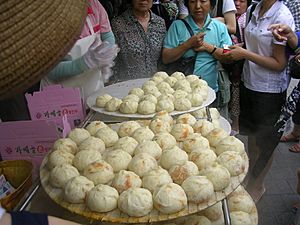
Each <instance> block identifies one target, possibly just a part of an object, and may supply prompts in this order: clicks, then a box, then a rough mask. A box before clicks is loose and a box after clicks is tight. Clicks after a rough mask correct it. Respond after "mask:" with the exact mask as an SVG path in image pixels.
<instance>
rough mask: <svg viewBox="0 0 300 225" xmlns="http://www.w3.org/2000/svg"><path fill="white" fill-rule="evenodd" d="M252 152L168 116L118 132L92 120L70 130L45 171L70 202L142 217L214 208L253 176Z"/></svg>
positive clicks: (188, 120)
mask: <svg viewBox="0 0 300 225" xmlns="http://www.w3.org/2000/svg"><path fill="white" fill-rule="evenodd" d="M211 112H212V113H213V112H215V114H214V116H215V117H218V116H219V114H218V113H216V112H217V111H215V110H212V111H211ZM198 113H200V112H198ZM145 125H146V126H145ZM245 154H246V153H245V149H244V145H243V143H242V142H241V141H240V140H238V139H237V138H235V137H233V136H229V135H228V133H226V132H225V131H224V130H223V129H222V128H220V127H219V126H218V124H213V123H212V122H209V121H207V120H205V119H201V120H197V119H196V118H195V117H194V116H193V115H192V114H189V113H186V114H183V115H180V116H178V117H177V118H176V119H173V118H172V117H171V116H170V115H169V114H168V112H166V111H161V112H159V113H157V114H156V115H155V116H154V118H153V119H152V120H151V121H147V123H146V122H143V123H139V122H137V121H126V122H123V123H121V124H115V125H114V127H112V128H111V127H109V126H107V125H106V124H105V123H103V122H101V121H93V122H91V123H90V124H89V125H88V126H87V127H86V128H75V129H73V130H71V131H70V133H69V134H68V137H67V138H62V139H58V140H57V141H56V142H55V143H54V146H53V151H52V152H51V153H50V154H49V155H48V157H47V159H46V160H47V161H46V169H47V171H49V179H48V181H49V184H50V185H51V186H52V187H53V188H60V189H62V193H63V198H64V200H65V201H67V202H69V203H74V204H77V203H85V204H86V205H87V207H88V208H89V209H90V210H91V211H94V212H100V213H105V212H109V211H111V210H114V209H116V208H118V209H119V210H121V211H122V212H124V213H126V214H128V215H129V216H131V217H142V216H146V215H148V214H149V213H150V212H151V211H152V210H153V209H156V210H158V211H159V212H160V213H162V214H173V213H176V212H179V211H181V210H184V209H185V208H186V207H187V205H188V203H194V204H203V203H204V204H205V203H208V202H209V201H210V200H211V199H212V198H215V192H220V191H223V190H224V189H225V188H227V187H228V186H229V185H230V184H231V177H235V176H239V175H241V174H244V173H245V172H246V171H245V168H246V163H247V162H246V158H247V157H245Z"/></svg>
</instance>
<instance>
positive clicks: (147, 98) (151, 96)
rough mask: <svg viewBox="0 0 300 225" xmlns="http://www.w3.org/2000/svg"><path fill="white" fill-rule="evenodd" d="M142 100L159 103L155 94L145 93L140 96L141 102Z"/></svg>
mask: <svg viewBox="0 0 300 225" xmlns="http://www.w3.org/2000/svg"><path fill="white" fill-rule="evenodd" d="M142 101H149V102H152V103H154V104H156V103H157V98H156V97H155V96H154V95H151V94H147V95H143V96H142V97H141V98H140V102H142Z"/></svg>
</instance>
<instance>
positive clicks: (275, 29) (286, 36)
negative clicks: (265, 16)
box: [269, 24, 300, 153]
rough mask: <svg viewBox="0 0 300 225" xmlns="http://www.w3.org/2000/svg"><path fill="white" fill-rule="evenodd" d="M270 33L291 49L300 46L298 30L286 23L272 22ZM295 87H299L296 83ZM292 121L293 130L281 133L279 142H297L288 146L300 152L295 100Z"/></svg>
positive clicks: (299, 122)
mask: <svg viewBox="0 0 300 225" xmlns="http://www.w3.org/2000/svg"><path fill="white" fill-rule="evenodd" d="M269 29H270V30H271V31H272V34H273V35H274V37H275V38H276V39H277V40H278V41H287V43H288V45H289V46H290V48H291V49H292V50H295V49H298V48H299V47H300V31H298V32H293V30H292V29H291V27H289V26H288V25H286V24H273V25H271V26H270V27H269ZM296 54H297V56H296V59H299V60H300V54H299V52H298V51H297V52H296ZM297 88H298V89H300V85H299V83H298V85H297ZM292 121H293V123H294V127H293V130H292V131H291V132H290V133H288V134H287V135H283V136H282V137H281V139H280V141H281V142H298V143H297V144H295V145H293V146H291V147H290V148H289V150H290V151H292V152H295V153H298V152H300V143H299V141H300V140H299V138H300V102H296V111H295V112H294V114H293V115H292Z"/></svg>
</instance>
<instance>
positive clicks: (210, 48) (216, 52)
mask: <svg viewBox="0 0 300 225" xmlns="http://www.w3.org/2000/svg"><path fill="white" fill-rule="evenodd" d="M203 47H204V49H205V51H206V52H207V53H209V54H211V55H212V56H213V57H214V58H215V59H217V60H218V61H220V62H221V63H230V62H231V60H229V59H228V58H227V57H224V54H223V48H218V47H216V46H214V45H212V44H208V43H206V42H204V43H203ZM215 48H216V49H215Z"/></svg>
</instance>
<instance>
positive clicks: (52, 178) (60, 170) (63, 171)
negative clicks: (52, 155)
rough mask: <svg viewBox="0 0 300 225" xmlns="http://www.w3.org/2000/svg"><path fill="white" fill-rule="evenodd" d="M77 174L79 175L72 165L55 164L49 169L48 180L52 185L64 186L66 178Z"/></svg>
mask: <svg viewBox="0 0 300 225" xmlns="http://www.w3.org/2000/svg"><path fill="white" fill-rule="evenodd" d="M77 176H79V172H78V170H77V169H76V168H75V167H74V166H72V165H70V164H64V165H60V166H56V167H54V168H53V169H52V170H51V171H50V175H49V182H50V184H51V185H52V186H53V187H57V188H64V187H65V184H66V183H67V181H68V180H70V179H71V178H73V177H77Z"/></svg>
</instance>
